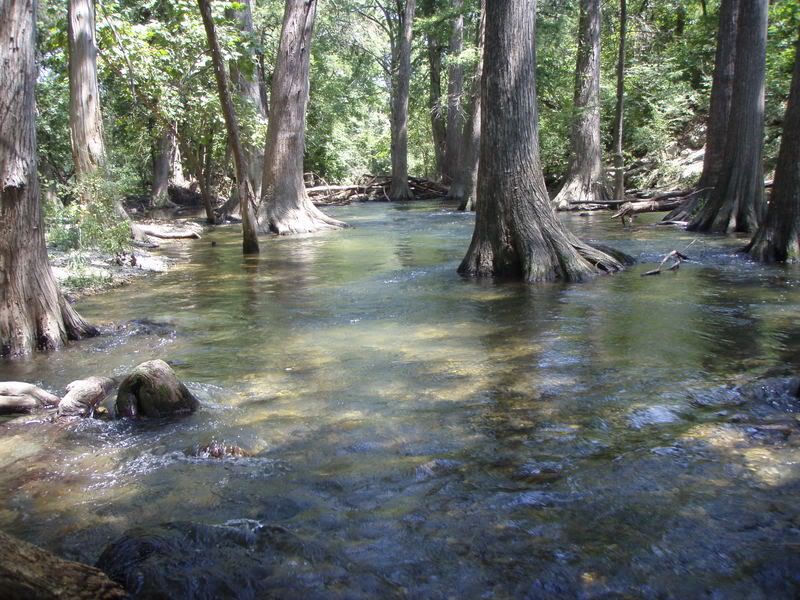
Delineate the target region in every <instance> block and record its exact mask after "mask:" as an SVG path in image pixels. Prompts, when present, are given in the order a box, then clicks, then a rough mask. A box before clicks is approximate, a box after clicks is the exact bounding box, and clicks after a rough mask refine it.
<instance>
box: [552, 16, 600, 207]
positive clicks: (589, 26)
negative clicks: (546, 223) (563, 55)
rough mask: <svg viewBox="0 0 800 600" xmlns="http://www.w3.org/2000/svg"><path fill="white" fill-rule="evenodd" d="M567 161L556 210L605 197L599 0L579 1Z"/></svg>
mask: <svg viewBox="0 0 800 600" xmlns="http://www.w3.org/2000/svg"><path fill="white" fill-rule="evenodd" d="M580 5H581V16H580V24H579V25H578V31H579V33H578V36H579V37H578V61H577V65H576V67H575V102H574V116H573V122H572V135H571V151H572V156H571V157H570V164H569V168H568V170H567V176H566V178H565V180H564V185H563V186H562V187H561V191H560V192H559V193H558V194H557V195H556V197H555V199H554V200H553V203H554V204H555V206H556V208H558V209H559V210H575V209H578V208H580V205H581V204H591V203H592V202H596V201H600V202H602V201H604V200H607V199H608V193H607V190H606V186H605V182H604V181H603V164H602V157H601V150H600V0H581V3H580Z"/></svg>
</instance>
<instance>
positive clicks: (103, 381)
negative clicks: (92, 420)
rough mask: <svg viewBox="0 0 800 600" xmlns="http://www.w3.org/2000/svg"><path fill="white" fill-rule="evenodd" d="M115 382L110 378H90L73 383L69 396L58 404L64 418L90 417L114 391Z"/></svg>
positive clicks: (69, 386)
mask: <svg viewBox="0 0 800 600" xmlns="http://www.w3.org/2000/svg"><path fill="white" fill-rule="evenodd" d="M114 385H115V383H114V380H113V379H110V378H108V377H89V378H88V379H79V380H78V381H73V382H72V383H70V384H69V385H68V386H67V395H66V396H64V397H63V398H62V399H61V402H60V403H59V404H58V415H59V416H62V417H73V416H78V417H88V416H89V415H91V414H92V413H93V412H94V410H95V409H96V408H97V406H98V405H99V404H100V403H101V402H102V401H103V400H104V399H105V397H106V396H108V395H109V394H110V393H111V390H113V389H114Z"/></svg>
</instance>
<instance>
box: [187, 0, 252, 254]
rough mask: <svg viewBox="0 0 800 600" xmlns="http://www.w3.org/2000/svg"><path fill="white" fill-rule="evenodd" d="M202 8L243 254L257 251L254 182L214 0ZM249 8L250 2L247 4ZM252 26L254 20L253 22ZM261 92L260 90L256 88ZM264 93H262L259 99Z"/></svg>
mask: <svg viewBox="0 0 800 600" xmlns="http://www.w3.org/2000/svg"><path fill="white" fill-rule="evenodd" d="M197 3H198V5H199V7H200V14H201V16H202V18H203V26H204V27H205V30H206V36H207V37H208V45H209V47H210V49H211V60H212V62H213V63H214V75H215V77H216V80H217V91H218V92H219V101H220V104H221V105H222V114H223V117H224V118H225V126H226V128H227V129H228V140H229V142H230V145H231V148H232V149H233V161H234V164H235V167H236V183H237V185H238V188H239V202H240V210H241V213H242V252H243V253H244V254H258V234H257V232H256V224H255V218H254V213H255V196H254V195H253V187H252V184H251V179H250V173H249V172H248V165H251V162H250V161H249V160H248V159H252V157H251V156H250V157H248V156H246V155H245V150H244V147H243V145H242V140H241V136H240V133H239V123H238V120H237V118H236V111H235V110H234V108H233V100H231V94H230V88H229V86H228V73H227V71H226V70H225V63H224V61H223V58H222V51H221V50H220V47H219V41H218V40H217V32H216V28H215V27H214V19H213V16H212V15H211V0H197ZM248 8H249V5H248ZM251 27H252V21H251ZM256 91H258V90H256ZM260 98H261V95H260V93H259V100H260Z"/></svg>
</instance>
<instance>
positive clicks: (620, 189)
mask: <svg viewBox="0 0 800 600" xmlns="http://www.w3.org/2000/svg"><path fill="white" fill-rule="evenodd" d="M627 34H628V5H627V2H626V0H619V52H618V56H617V103H616V106H615V109H614V143H613V145H614V199H615V200H624V199H625V156H624V155H623V154H622V137H623V134H624V133H625V42H626V39H627Z"/></svg>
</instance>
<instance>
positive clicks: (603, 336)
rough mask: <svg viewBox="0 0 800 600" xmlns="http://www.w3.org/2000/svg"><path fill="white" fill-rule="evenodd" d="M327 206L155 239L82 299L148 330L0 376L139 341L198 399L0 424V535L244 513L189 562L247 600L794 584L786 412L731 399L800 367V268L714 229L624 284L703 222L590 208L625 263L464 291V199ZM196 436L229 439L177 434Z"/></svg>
mask: <svg viewBox="0 0 800 600" xmlns="http://www.w3.org/2000/svg"><path fill="white" fill-rule="evenodd" d="M328 212H330V214H332V215H333V216H335V217H337V218H341V219H343V220H345V221H347V222H348V223H350V224H351V225H353V228H352V229H348V230H345V231H338V232H331V233H324V234H319V235H312V236H299V237H291V238H275V237H272V238H268V239H265V240H264V242H263V244H262V254H261V256H260V257H259V258H256V259H243V258H242V256H241V241H240V237H239V234H238V233H237V232H236V231H233V230H229V229H218V230H216V231H213V232H210V233H208V234H206V235H205V237H204V239H202V240H200V241H198V242H193V243H187V244H185V245H182V246H181V247H180V248H177V249H173V250H171V251H170V252H173V253H174V254H176V255H179V256H180V257H181V258H183V259H184V263H183V264H182V265H180V266H178V267H176V268H175V269H174V270H172V271H171V272H169V273H167V274H164V275H160V276H157V277H154V278H151V279H148V280H143V281H137V282H135V283H134V284H133V285H131V286H129V287H125V288H120V289H117V290H113V291H110V292H108V293H104V294H102V295H99V296H94V297H89V298H86V299H84V300H82V301H81V302H80V303H79V304H78V309H79V311H80V312H81V313H82V314H83V316H85V317H87V318H89V319H90V320H92V321H93V322H96V323H111V322H115V323H123V322H128V321H130V320H133V319H147V320H149V321H151V322H154V323H156V324H157V325H149V326H144V327H137V328H128V329H122V330H120V331H119V332H118V333H116V334H113V335H107V336H103V337H100V338H97V339H92V340H87V341H83V342H80V343H75V344H72V345H71V346H70V347H69V348H68V349H66V350H64V351H62V352H57V353H54V354H48V355H42V356H37V357H34V358H31V359H29V360H25V361H16V362H10V363H0V380H20V381H29V382H31V383H37V384H40V385H42V386H43V387H45V388H47V389H49V390H52V391H54V392H56V393H59V392H63V388H64V386H65V385H66V384H67V383H69V382H70V381H72V380H75V379H80V378H83V377H86V376H89V375H123V374H125V373H127V372H128V371H130V369H131V368H132V367H133V366H135V365H136V364H138V363H140V362H143V361H145V360H150V359H155V358H162V359H165V360H168V361H169V362H170V363H171V364H172V365H173V368H174V369H175V371H176V372H177V374H178V376H179V377H180V378H181V379H182V380H183V381H184V382H186V384H187V385H188V387H189V388H190V389H191V390H192V391H193V392H194V393H195V394H196V395H197V396H198V398H199V399H200V401H201V404H202V406H201V409H200V410H199V411H198V412H196V413H195V414H193V415H191V416H189V417H185V418H180V419H175V420H167V421H159V422H145V423H132V422H128V421H125V420H122V421H116V422H107V421H101V420H92V419H87V420H84V421H81V422H72V423H68V424H64V423H51V422H47V421H46V420H44V419H34V420H35V421H38V422H36V423H31V419H23V420H22V421H20V420H13V421H11V420H6V421H4V422H2V423H0V497H2V498H3V502H2V505H0V529H2V530H3V531H6V532H8V533H10V534H13V535H16V536H18V537H21V538H23V539H25V540H27V541H31V542H33V543H36V544H39V545H41V546H43V547H45V548H47V549H49V550H51V551H54V552H56V553H58V554H59V555H62V556H64V557H67V558H71V559H75V560H81V561H84V562H88V563H90V564H93V563H94V562H95V561H96V560H97V558H98V556H99V555H100V553H101V552H102V550H103V548H104V547H106V545H107V544H108V543H109V542H111V541H113V540H115V539H117V538H118V537H119V536H120V535H121V534H122V533H123V532H125V531H126V530H128V529H130V528H131V527H142V528H156V527H158V526H159V525H161V524H163V523H175V522H184V523H185V522H191V523H193V524H202V525H214V526H221V527H222V528H226V530H241V531H244V532H245V533H246V534H247V535H242V536H241V540H240V541H238V542H236V543H234V544H233V547H231V548H228V549H226V550H225V551H219V554H218V555H215V550H214V548H213V547H211V548H206V549H205V550H206V552H207V555H206V556H205V557H204V561H205V562H204V563H203V564H204V567H203V569H204V570H203V572H204V573H205V574H206V576H207V577H208V578H209V579H213V578H214V577H215V576H219V577H220V578H224V577H226V576H228V577H234V576H235V577H236V578H237V579H236V581H239V583H240V587H238V588H237V587H236V583H235V582H234V583H233V584H231V585H232V586H233V589H230V590H229V593H230V595H238V596H241V597H254V598H257V597H263V596H264V595H269V596H271V597H347V598H353V597H415V598H447V597H462V598H478V597H483V598H511V597H515V598H521V597H531V598H574V597H587V598H599V597H603V598H610V597H623V596H624V595H626V594H627V595H628V596H626V597H645V598H698V597H707V598H735V597H747V598H765V599H766V598H770V599H773V598H784V597H785V598H792V597H796V595H797V594H798V593H800V503H798V502H797V497H798V492H800V463H798V461H800V443H799V442H798V433H797V424H798V421H797V420H798V416H797V415H798V414H799V412H800V400H797V401H796V402H795V401H793V400H792V399H791V398H788V397H786V395H785V394H784V395H781V394H782V392H780V391H776V392H775V394H774V395H769V394H767V395H763V396H759V397H756V398H755V399H754V398H750V397H748V398H745V399H743V398H742V397H741V394H738V393H737V391H736V390H734V389H732V388H731V387H730V386H733V385H736V384H745V383H748V382H752V381H754V380H757V379H758V378H763V377H777V378H784V377H787V376H789V375H800V268H798V267H765V266H762V265H759V264H756V263H754V262H752V261H750V260H748V259H747V258H746V257H744V256H741V255H738V254H736V252H735V251H736V249H737V248H738V247H740V246H741V245H743V243H744V241H745V240H744V239H743V238H730V237H729V238H723V237H713V236H709V237H701V238H700V239H698V241H697V242H695V243H694V244H693V245H692V246H691V247H690V248H689V249H688V250H687V251H686V253H687V254H688V255H689V256H690V258H691V259H693V260H692V262H688V263H684V264H683V265H682V267H681V268H680V270H679V271H677V272H674V273H673V272H670V273H664V274H662V275H660V276H655V277H641V276H640V274H641V273H642V272H644V271H646V270H648V269H651V268H654V266H655V264H657V263H658V262H659V261H660V260H661V258H662V257H663V256H664V255H665V254H667V253H668V252H669V251H671V250H673V249H677V250H683V249H684V248H686V247H687V246H688V245H689V244H690V243H691V242H692V241H693V240H694V239H695V237H696V236H695V235H694V234H690V233H686V232H678V231H676V230H674V229H672V228H660V227H652V226H648V225H647V223H652V222H654V221H655V219H656V218H657V217H655V216H649V217H647V216H646V217H640V218H639V220H638V224H637V226H636V227H634V228H629V229H623V228H622V227H621V226H620V224H619V222H611V221H610V220H609V219H608V214H607V213H602V214H597V215H593V216H590V217H579V216H577V215H568V216H565V217H564V218H565V219H566V220H567V221H568V222H569V225H570V227H571V228H572V229H574V230H575V231H577V232H578V233H579V235H581V236H582V237H584V238H587V239H591V240H596V241H598V242H602V243H605V244H608V245H612V246H614V247H616V248H618V249H620V250H623V251H625V252H627V253H629V254H631V255H633V256H634V257H636V258H637V260H638V264H637V265H636V266H634V267H632V268H631V269H630V270H629V271H627V272H625V273H623V274H620V275H615V276H611V277H603V278H598V279H596V280H594V281H591V282H589V283H585V284H577V285H544V286H527V285H523V284H518V283H507V282H506V283H493V282H487V281H471V280H464V279H462V278H461V277H459V276H458V275H457V273H456V268H457V267H458V264H459V261H460V259H461V258H462V257H463V255H464V253H465V251H466V248H467V246H468V244H469V239H470V235H471V232H472V226H473V222H474V220H473V219H474V217H473V216H472V215H465V214H463V213H458V212H456V211H454V210H452V208H451V207H448V206H444V205H440V204H438V203H410V204H383V203H372V204H364V205H356V206H351V207H341V208H335V209H330V210H329V211H328ZM212 241H214V242H216V244H215V245H213V246H212V244H211V242H212ZM765 423H766V425H765ZM775 423H779V425H778V426H776V425H775ZM787 423H788V425H787ZM212 442H218V443H220V444H230V445H236V446H240V447H241V448H243V449H245V450H246V451H247V452H248V454H249V456H237V457H227V458H222V459H220V458H214V457H212V456H207V455H204V453H202V452H197V451H196V449H198V448H202V447H203V446H206V445H208V444H210V443H212ZM264 528H267V529H264ZM269 528H272V529H269ZM260 529H261V530H263V531H267V530H268V531H271V532H272V534H271V536H272V537H270V538H269V540H268V542H264V543H263V544H261V543H260V542H259V543H254V542H253V539H254V538H253V537H252V535H250V534H251V533H252V532H254V531H259V530H260ZM275 532H280V536H283V537H281V540H282V541H280V542H278V541H276V539H277V537H280V536H277V534H276V533H275ZM276 536H277V537H276ZM188 537H189V538H191V537H192V536H191V535H190V536H188ZM197 537H198V536H197V535H195V538H194V539H196V538H197ZM237 539H238V538H237ZM270 540H271V541H270ZM287 540H288V541H287ZM181 543H186V542H185V540H184V541H183V542H181ZM237 544H238V545H239V546H241V548H240V549H237V547H236V545H237ZM259 553H263V559H262V558H259V556H261V555H260V554H259ZM254 557H255V558H254ZM253 560H256V562H258V564H260V565H261V566H262V567H263V569H262V571H260V572H258V574H257V576H256V575H255V574H254V571H253V569H252V568H250V566H249V565H250V562H248V561H253ZM184 567H185V568H186V569H187V570H188V569H189V568H190V566H188V564H186V565H184ZM178 568H180V566H179V567H178ZM237 569H240V570H241V572H238V571H237ZM197 585H199V586H200V587H199V588H195V589H194V592H192V594H189V593H187V594H186V595H187V597H188V596H190V595H194V596H195V597H203V593H207V595H208V597H212V596H213V595H215V594H217V595H218V594H220V592H219V589H221V588H216V592H214V593H213V594H212V593H211V592H208V591H207V590H206V592H204V591H203V590H204V589H206V588H203V585H204V584H202V582H201V583H200V584H197ZM207 585H209V586H210V585H211V584H207ZM208 589H211V588H208ZM198 590H199V591H198Z"/></svg>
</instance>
